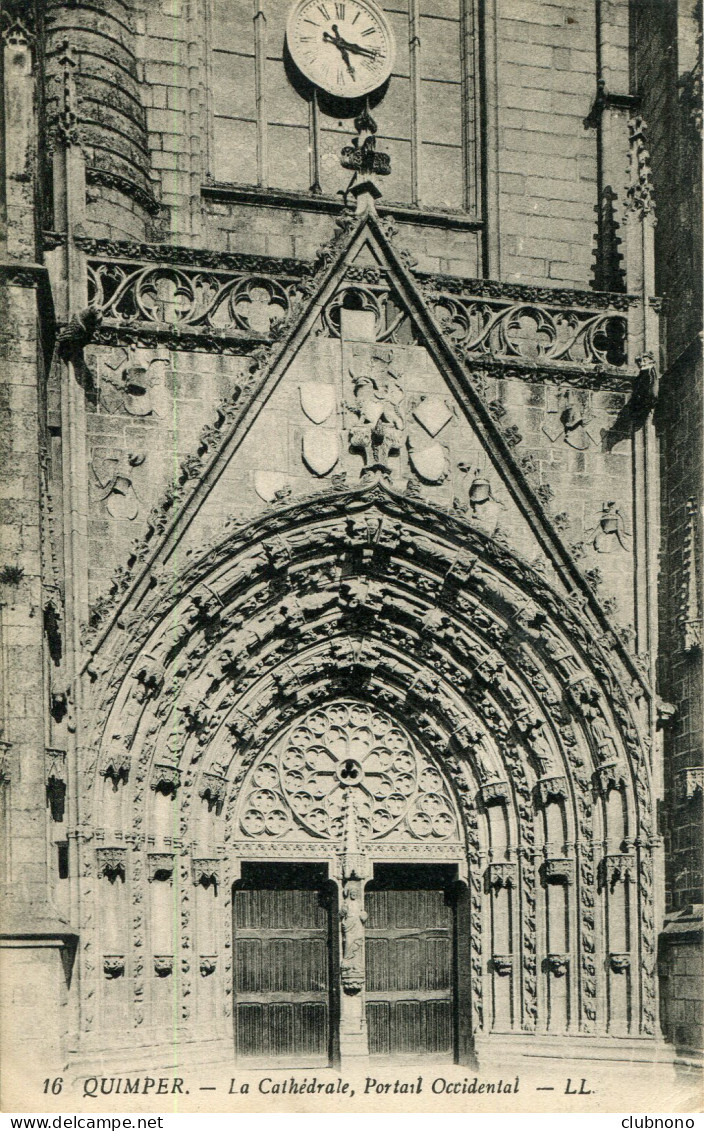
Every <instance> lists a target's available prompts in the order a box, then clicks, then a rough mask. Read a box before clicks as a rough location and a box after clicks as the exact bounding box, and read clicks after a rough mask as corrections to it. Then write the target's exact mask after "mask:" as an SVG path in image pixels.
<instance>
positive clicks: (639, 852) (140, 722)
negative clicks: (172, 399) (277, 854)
mask: <svg viewBox="0 0 704 1131" xmlns="http://www.w3.org/2000/svg"><path fill="white" fill-rule="evenodd" d="M91 678H92V680H93V683H92V688H91V692H90V694H91V696H92V701H93V703H94V704H95V706H94V710H93V713H92V715H91V716H90V718H89V721H88V724H87V730H86V734H85V744H84V749H83V765H84V780H85V789H84V791H83V797H82V801H81V805H82V811H83V821H84V825H83V828H84V829H88V830H90V833H91V835H92V836H93V837H94V839H95V841H96V843H98V844H99V845H100V846H101V847H100V848H99V849H98V851H97V854H96V851H95V848H94V846H93V845H92V844H91V843H84V842H82V843H78V844H77V851H78V853H79V855H80V857H81V861H82V865H81V874H82V876H83V880H82V885H83V891H82V892H80V893H79V898H80V899H81V905H82V911H81V914H82V915H83V917H84V918H83V922H84V929H83V933H82V937H83V963H84V966H83V974H84V978H83V985H84V987H86V986H87V987H89V992H90V994H91V1000H93V1001H94V1000H96V999H97V1000H103V1001H109V995H108V994H106V992H105V990H106V985H107V983H113V982H115V981H120V982H121V986H120V989H121V992H122V993H123V996H124V1000H123V1001H122V1004H121V1008H122V1009H123V1012H124V1016H125V1017H126V1018H127V1019H128V1020H127V1023H126V1024H127V1025H128V1026H129V1025H130V1024H132V1025H134V1024H136V1025H140V1026H144V1027H146V1026H148V1025H149V1024H151V1023H153V1024H154V1025H155V1026H156V1025H158V1024H160V1023H162V1022H163V1009H164V1008H167V1007H165V1006H163V1004H160V1001H161V999H160V998H159V992H158V991H159V986H160V982H164V981H166V980H167V979H169V978H172V979H175V980H177V981H178V985H177V986H175V987H174V986H173V984H172V985H171V986H170V991H169V994H168V995H165V996H164V1000H166V997H168V1003H169V1005H168V1008H170V1009H176V1010H177V1017H176V1018H173V1020H176V1021H177V1023H178V1024H179V1025H180V1026H181V1027H182V1029H183V1039H184V1041H187V1040H193V1041H194V1042H196V1043H198V1042H199V1041H202V1040H203V1034H202V1032H201V1030H200V1028H199V1025H200V1023H201V1019H203V1018H207V1019H208V1023H209V1026H210V1028H211V1029H212V1028H213V1025H215V1026H216V1027H217V1031H218V1033H219V1034H220V1036H221V1039H222V1041H223V1042H225V1043H226V1042H227V1040H228V1034H229V1032H230V1029H231V1024H232V1018H231V1013H232V999H231V983H232V970H231V941H230V936H229V908H228V906H227V901H228V899H229V894H228V893H229V887H228V885H229V883H230V880H231V879H232V868H233V861H235V860H236V859H237V856H238V852H239V848H238V841H239V840H241V839H242V837H241V823H240V824H238V822H240V816H239V814H240V808H241V805H242V804H243V801H242V789H243V787H244V788H245V789H246V788H247V782H248V780H249V778H248V775H249V774H251V773H252V766H253V763H254V762H255V760H256V758H257V757H258V756H259V755H260V754H261V752H262V751H263V750H264V749H265V748H267V747H268V746H269V745H270V744H271V743H272V742H275V741H276V740H277V738H278V736H280V735H282V733H284V731H285V730H286V729H287V728H288V727H290V726H291V725H292V724H293V723H294V722H295V721H296V719H298V718H300V717H301V716H302V715H303V714H305V712H306V711H309V710H310V709H311V708H314V707H316V706H318V705H321V706H322V707H326V705H328V704H330V703H332V702H333V701H334V700H336V699H354V700H355V701H356V702H358V703H360V704H366V705H367V706H368V707H369V708H376V709H378V710H379V711H382V712H385V713H386V714H388V715H390V716H391V717H393V718H395V719H396V720H397V721H398V722H399V723H400V724H401V726H402V727H403V729H404V731H405V733H407V734H408V735H409V736H410V739H411V740H412V741H413V742H414V743H417V745H418V749H419V750H422V751H423V752H424V756H426V757H428V758H429V759H431V761H432V763H433V764H434V766H435V767H436V768H437V769H438V770H439V771H440V772H441V773H442V775H443V776H444V778H445V779H446V780H447V781H448V782H449V783H450V786H449V787H450V789H451V791H452V794H453V796H454V798H455V800H456V804H457V806H458V809H459V811H460V812H461V814H462V821H463V826H464V834H463V835H464V839H465V849H464V851H465V852H466V857H467V876H468V883H469V907H470V918H471V932H470V933H471V947H470V951H469V954H468V955H467V957H466V961H467V964H468V968H469V984H470V992H469V998H470V1001H469V1003H468V1006H467V1010H468V1013H469V1014H470V1015H471V1030H472V1033H473V1034H474V1035H475V1038H476V1039H477V1040H478V1041H479V1043H481V1042H480V1039H481V1038H483V1037H486V1036H487V1035H490V1034H491V1033H492V1032H494V1031H500V1032H513V1033H515V1034H516V1035H520V1034H521V1033H523V1034H526V1033H530V1034H533V1035H536V1036H537V1035H539V1034H541V1033H545V1034H548V1035H549V1034H551V1033H555V1032H560V1033H566V1034H568V1035H571V1036H573V1037H574V1038H575V1039H577V1038H581V1037H585V1038H593V1037H598V1035H600V1034H604V1033H607V1032H618V1033H620V1034H622V1035H624V1036H625V1035H631V1036H639V1037H645V1036H653V1035H654V1033H655V1026H656V1015H655V985H654V976H655V973H654V958H655V933H654V913H653V850H654V847H655V841H654V837H653V828H652V805H651V789H650V781H649V772H648V757H647V753H648V752H647V742H646V739H645V737H644V734H645V725H644V724H645V713H644V705H643V704H641V703H640V700H639V694H642V692H641V691H640V688H639V685H638V686H635V685H633V684H632V683H631V682H630V680H629V678H628V673H627V672H625V671H624V670H623V669H622V668H621V666H620V662H619V659H618V652H617V650H616V649H614V648H612V647H611V646H610V641H609V640H608V639H606V638H604V636H603V634H602V630H601V628H600V627H598V626H597V625H596V624H595V623H593V622H591V621H590V618H589V614H588V612H587V611H585V610H584V608H583V607H582V606H581V605H580V604H579V602H578V600H577V598H576V597H575V596H574V595H573V596H571V597H570V599H569V600H565V599H564V598H563V597H561V596H560V595H559V594H558V593H557V592H556V590H555V589H554V588H553V587H552V586H551V585H550V583H549V582H548V581H547V580H546V578H545V577H544V576H542V575H540V574H538V573H536V572H535V571H534V570H532V569H531V567H530V566H528V565H527V564H525V563H524V562H523V561H521V560H520V559H518V558H517V557H516V556H515V555H514V554H512V553H511V552H510V551H509V550H508V549H506V547H505V546H503V545H500V544H498V543H496V542H495V541H493V540H492V539H491V538H490V537H488V536H487V535H486V534H484V533H482V532H481V531H479V530H478V529H477V528H476V527H473V526H471V525H470V524H469V523H467V521H466V520H464V519H461V518H458V517H456V516H454V515H451V514H448V513H447V512H443V511H440V510H439V509H437V508H433V507H431V506H429V505H427V504H425V503H423V502H421V501H419V500H417V499H414V498H409V497H406V496H400V495H398V494H396V493H394V492H393V491H392V490H390V489H389V488H387V487H386V486H384V485H380V484H376V485H370V486H363V487H362V488H359V489H356V490H351V491H345V492H341V493H338V494H332V493H331V494H329V495H318V496H317V497H316V498H315V499H313V500H305V501H303V502H300V503H294V504H291V505H289V506H284V507H281V508H279V509H278V510H276V511H271V512H269V513H268V514H267V515H265V516H264V517H263V518H261V519H259V520H258V521H257V522H254V523H252V524H250V525H247V526H245V525H242V526H240V527H236V528H235V529H234V530H233V531H232V533H231V534H230V535H229V537H227V538H226V539H225V540H224V541H223V542H222V544H221V545H219V546H218V547H216V548H215V549H213V550H211V551H209V552H208V553H207V554H205V555H203V556H202V557H201V558H200V559H199V560H198V561H194V562H193V564H192V565H190V566H189V567H188V569H187V570H185V571H184V572H183V573H182V574H180V575H173V576H171V575H169V576H167V575H166V574H165V573H164V574H162V575H161V576H160V578H159V579H156V578H155V579H154V585H153V587H152V589H151V590H150V591H149V592H148V593H147V595H146V597H145V598H143V599H142V601H141V604H140V606H139V607H138V608H134V609H131V610H128V611H127V612H126V613H124V614H122V617H121V620H120V622H118V623H117V624H116V625H115V626H114V628H113V630H112V632H111V634H110V635H109V636H108V637H107V640H106V642H105V644H104V645H103V647H102V649H101V652H100V653H99V654H98V655H97V656H96V657H95V661H94V664H93V667H92V669H91ZM91 735H99V736H100V743H99V746H97V744H96V743H95V742H91V741H90V737H91ZM115 783H117V788H118V789H120V790H123V791H124V799H125V800H124V803H123V804H122V805H121V806H120V810H119V811H120V813H121V814H122V820H123V822H126V823H123V825H122V827H120V828H115V827H108V826H107V824H106V823H105V821H106V817H107V814H108V810H107V809H106V808H105V807H104V805H103V802H102V800H101V799H102V798H103V796H104V793H105V788H106V786H109V788H110V789H113V786H114V785H115ZM111 811H112V812H115V807H114V805H113V807H112V810H111ZM125 814H129V817H126V816H125ZM238 829H239V832H238ZM424 851H425V849H424ZM101 853H102V856H101ZM108 857H109V864H110V867H109V869H108V870H107V871H106V866H105V864H104V861H105V859H107V858H108ZM116 868H117V869H118V870H117V872H116ZM97 883H100V884H104V885H107V884H111V883H112V884H113V885H114V884H117V883H124V884H126V885H128V886H129V888H130V889H131V891H132V898H133V899H135V900H136V904H135V906H136V908H137V910H136V914H135V915H134V917H133V919H132V921H131V922H129V921H125V922H124V924H123V936H122V939H121V941H120V943H119V945H117V944H116V943H114V942H112V943H111V945H112V946H113V949H115V948H116V949H117V951H118V952H119V955H118V961H121V962H122V965H123V971H122V974H121V975H120V976H119V978H118V979H115V978H114V977H110V976H109V974H108V973H107V966H106V955H105V953H104V948H103V943H102V941H101V923H100V917H103V918H104V914H103V913H102V912H99V908H100V907H101V906H103V903H104V904H105V906H106V907H107V906H108V904H109V901H107V900H106V901H102V900H101V901H95V900H94V896H95V888H96V884H97ZM160 884H168V885H169V887H168V897H166V896H162V897H161V898H162V900H163V901H166V900H167V898H168V901H169V904H170V906H174V905H175V904H177V905H178V906H179V908H180V917H179V919H178V920H177V921H176V920H174V917H173V915H172V916H171V919H170V922H171V923H172V925H173V924H176V926H175V927H174V928H173V930H172V935H171V936H170V937H169V938H161V937H158V938H156V939H155V938H154V937H153V933H154V930H155V929H156V928H155V926H154V924H155V923H156V921H157V920H158V919H159V915H160V912H159V910H158V907H156V906H155V900H156V895H155V891H156V887H155V885H156V886H157V887H158V885H160ZM202 892H206V893H207V896H208V899H209V900H211V903H210V904H209V905H208V906H209V909H208V910H203V909H200V910H199V908H200V907H201V905H203V907H205V904H204V901H203V899H202V898H201V893H202ZM206 921H207V923H208V927H207V930H208V931H209V932H210V934H209V935H208V939H209V940H210V941H208V947H209V948H210V949H209V950H208V952H207V953H205V952H204V949H203V946H204V943H203V937H204V936H202V935H199V934H198V932H199V931H200V930H201V926H202V924H203V923H204V922H206ZM558 923H559V924H560V926H559V927H558V926H557V925H556V924H558ZM199 924H200V925H199ZM157 947H158V948H160V949H159V951H158V953H157ZM120 956H121V957H120ZM107 958H110V959H111V961H112V963H113V965H114V964H115V956H114V955H112V956H111V955H108V956H107ZM111 988H113V987H112V986H111ZM87 992H88V991H87ZM203 1002H204V1003H205V1004H202V1003H203ZM174 1003H176V1004H174ZM160 1010H161V1011H162V1012H160ZM96 1024H100V1022H99V1019H98V1018H96V1017H95V1016H94V1015H93V1007H92V1005H91V1006H89V1008H87V1009H84V1012H83V1028H84V1031H87V1030H88V1029H89V1028H90V1027H91V1026H92V1027H94V1026H95V1025H96ZM101 1039H102V1038H101ZM125 1039H126V1035H125ZM225 1043H224V1044H223V1048H225Z"/></svg>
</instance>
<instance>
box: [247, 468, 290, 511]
mask: <svg viewBox="0 0 704 1131" xmlns="http://www.w3.org/2000/svg"><path fill="white" fill-rule="evenodd" d="M287 482H288V480H287V478H286V476H285V475H283V474H282V473H281V472H280V471H255V473H254V490H255V491H256V492H257V494H258V495H259V498H260V499H263V500H264V502H265V503H273V501H274V499H275V498H276V493H277V491H281V490H283V489H284V487H285V486H286V484H287Z"/></svg>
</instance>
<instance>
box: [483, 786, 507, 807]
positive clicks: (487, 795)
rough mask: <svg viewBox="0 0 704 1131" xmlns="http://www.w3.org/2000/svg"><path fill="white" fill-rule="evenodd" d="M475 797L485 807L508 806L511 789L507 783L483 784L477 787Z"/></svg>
mask: <svg viewBox="0 0 704 1131" xmlns="http://www.w3.org/2000/svg"><path fill="white" fill-rule="evenodd" d="M477 796H478V797H479V799H480V800H481V803H482V805H484V806H485V807H488V806H489V805H508V804H509V801H510V799H511V787H510V785H509V783H508V782H505V781H490V782H485V783H484V785H482V786H480V787H479V793H478V795H477Z"/></svg>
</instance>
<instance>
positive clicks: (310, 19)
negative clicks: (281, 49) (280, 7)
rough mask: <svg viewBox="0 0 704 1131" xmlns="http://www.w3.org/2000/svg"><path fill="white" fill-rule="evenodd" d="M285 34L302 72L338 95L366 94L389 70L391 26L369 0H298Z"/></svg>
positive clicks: (292, 54) (392, 52)
mask: <svg viewBox="0 0 704 1131" xmlns="http://www.w3.org/2000/svg"><path fill="white" fill-rule="evenodd" d="M286 40H287V43H288V49H289V51H290V52H291V57H292V59H293V61H294V63H295V64H296V66H297V67H298V69H299V70H300V71H302V72H303V74H304V75H305V76H306V78H307V79H309V80H310V81H311V82H312V83H315V85H316V86H319V87H322V88H323V90H327V91H328V92H329V93H330V94H334V95H336V96H337V97H338V98H359V97H360V95H364V94H370V93H371V91H373V90H376V89H377V87H379V86H381V85H382V83H384V82H386V80H387V78H388V77H389V75H390V74H391V68H392V66H393V61H394V37H393V32H392V30H391V27H390V26H389V23H388V21H387V20H386V17H385V16H384V13H383V12H382V11H381V9H380V8H378V7H377V5H376V4H374V3H372V2H371V0H344V2H342V0H298V3H296V4H294V6H293V8H292V10H291V14H290V16H289V18H288V23H287V25H286Z"/></svg>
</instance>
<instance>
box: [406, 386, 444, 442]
mask: <svg viewBox="0 0 704 1131" xmlns="http://www.w3.org/2000/svg"><path fill="white" fill-rule="evenodd" d="M413 415H414V416H415V418H416V420H417V421H418V423H419V424H422V425H423V427H424V428H425V430H426V432H428V433H429V435H431V436H437V434H438V432H442V430H443V428H444V427H445V425H446V424H448V423H449V421H450V420H452V417H453V412H452V409H451V408H450V406H449V405H448V403H447V401H446V400H445V399H444V397H439V396H437V395H436V394H432V395H431V396H429V397H424V398H423V400H422V401H421V402H420V404H419V405H418V407H417V408H416V409H415V410H414V412H413Z"/></svg>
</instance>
